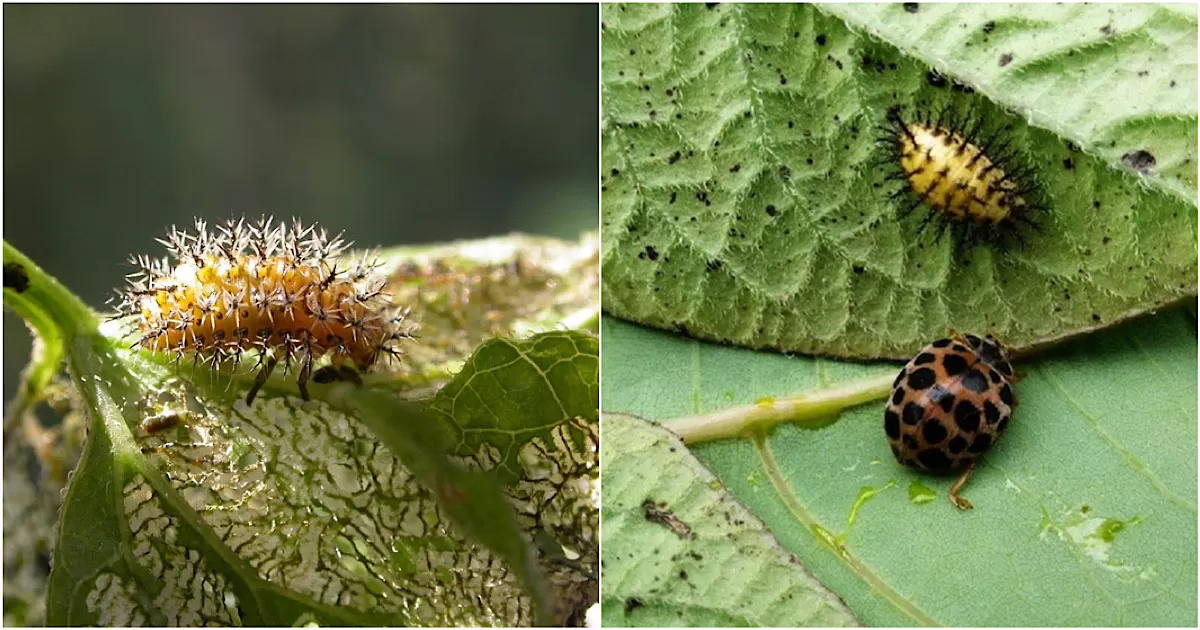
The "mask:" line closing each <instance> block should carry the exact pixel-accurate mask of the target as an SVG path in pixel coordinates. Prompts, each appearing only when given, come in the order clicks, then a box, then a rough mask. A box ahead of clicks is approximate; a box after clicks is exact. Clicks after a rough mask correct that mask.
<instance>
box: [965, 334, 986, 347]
mask: <svg viewBox="0 0 1200 630" xmlns="http://www.w3.org/2000/svg"><path fill="white" fill-rule="evenodd" d="M982 341H983V340H982V339H980V338H979V337H976V336H975V335H967V343H969V344H971V347H972V348H978V347H979V344H980V342H982Z"/></svg>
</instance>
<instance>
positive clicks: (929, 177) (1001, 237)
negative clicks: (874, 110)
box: [880, 107, 1042, 251]
mask: <svg viewBox="0 0 1200 630" xmlns="http://www.w3.org/2000/svg"><path fill="white" fill-rule="evenodd" d="M984 127H985V125H984V123H983V122H982V120H981V118H980V117H979V115H977V114H970V113H969V114H967V115H965V116H960V115H959V114H958V113H957V110H956V109H954V108H951V107H946V108H944V109H943V110H942V113H941V114H939V115H938V117H937V119H936V120H935V119H933V118H932V116H930V115H928V114H927V115H925V116H924V117H921V116H914V117H913V119H912V120H906V119H905V117H904V116H903V115H902V114H901V111H900V108H899V107H892V108H891V109H889V110H888V113H887V124H886V125H885V126H884V134H885V135H884V137H882V138H880V142H881V143H882V144H883V145H884V146H885V148H886V149H887V150H888V153H889V154H888V160H887V162H885V163H886V164H888V165H889V168H891V170H892V172H891V179H894V180H897V181H900V182H901V184H902V185H901V187H900V188H899V189H898V190H897V191H896V192H895V193H894V194H893V195H892V198H893V199H895V198H901V197H907V198H908V199H909V203H908V205H907V206H906V207H905V208H904V209H903V210H902V211H901V215H902V216H907V215H908V214H910V213H911V212H912V211H913V210H915V209H917V207H919V206H922V205H923V206H925V207H926V208H927V209H928V210H929V214H928V215H927V216H926V217H925V219H924V220H923V221H922V223H921V226H920V229H919V232H920V233H923V232H924V230H925V229H926V228H927V227H928V226H929V225H930V224H936V225H935V227H936V229H938V230H939V232H938V238H941V235H942V233H943V232H945V231H946V230H947V229H949V230H950V231H952V232H954V233H955V236H956V237H957V242H956V246H957V248H958V249H959V251H962V250H965V249H967V248H969V247H970V246H973V245H974V244H975V243H977V242H979V241H990V242H992V243H996V244H999V245H1005V244H1007V243H1008V242H1009V241H1010V240H1011V239H1009V238H1008V237H1010V236H1011V237H1015V239H1016V240H1017V241H1018V242H1019V243H1022V244H1023V243H1024V236H1023V234H1022V230H1023V229H1025V228H1036V223H1035V220H1034V217H1035V216H1036V214H1037V213H1038V212H1040V211H1041V210H1042V205H1041V202H1040V198H1041V194H1040V188H1039V186H1038V183H1037V180H1036V179H1035V178H1034V174H1033V171H1032V170H1031V169H1030V168H1028V167H1025V166H1022V165H1021V159H1020V157H1019V155H1018V154H1017V152H1016V151H1015V149H1014V148H1013V147H1012V139H1011V138H1005V137H1003V136H1004V132H1005V131H1007V129H1001V130H997V131H994V132H992V133H990V134H987V135H984V134H983V133H981V131H982V129H983V128H984Z"/></svg>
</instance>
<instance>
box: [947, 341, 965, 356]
mask: <svg viewBox="0 0 1200 630" xmlns="http://www.w3.org/2000/svg"><path fill="white" fill-rule="evenodd" d="M950 349H951V350H953V351H955V352H957V353H958V354H966V353H967V350H968V349H969V348H967V347H966V346H964V345H962V344H961V343H956V344H954V346H952V347H951V348H950Z"/></svg>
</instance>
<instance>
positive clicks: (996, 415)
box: [983, 400, 1000, 424]
mask: <svg viewBox="0 0 1200 630" xmlns="http://www.w3.org/2000/svg"><path fill="white" fill-rule="evenodd" d="M983 415H984V417H985V418H987V423H988V424H996V423H997V422H1000V410H999V409H998V408H996V405H993V404H992V401H990V400H988V401H985V402H984V403H983Z"/></svg>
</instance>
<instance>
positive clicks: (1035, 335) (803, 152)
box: [601, 4, 1197, 359]
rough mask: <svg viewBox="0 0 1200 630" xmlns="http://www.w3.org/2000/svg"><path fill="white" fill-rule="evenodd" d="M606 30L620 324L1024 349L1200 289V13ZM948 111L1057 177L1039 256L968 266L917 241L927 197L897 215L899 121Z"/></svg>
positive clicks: (679, 22)
mask: <svg viewBox="0 0 1200 630" xmlns="http://www.w3.org/2000/svg"><path fill="white" fill-rule="evenodd" d="M826 11H828V12H829V13H826ZM831 14H836V15H831ZM602 16H603V17H602V20H603V50H602V59H603V61H602V90H603V92H602V94H603V96H602V98H603V123H602V124H603V130H602V134H603V147H602V162H603V163H602V171H601V179H602V186H603V192H602V256H601V264H602V266H603V274H602V277H603V294H604V308H605V310H606V311H607V312H609V313H612V314H614V315H616V316H618V317H621V318H624V319H629V320H632V321H637V322H640V323H643V324H647V325H650V326H654V327H658V328H664V329H670V330H675V331H679V332H683V333H685V334H688V335H691V336H694V337H698V338H703V339H709V340H716V341H721V342H725V343H730V344H734V345H739V346H746V347H753V348H774V349H779V350H784V351H796V352H802V353H808V354H821V355H831V356H838V357H847V358H895V359H899V358H908V357H909V356H911V354H912V353H913V352H915V351H916V349H917V348H919V347H921V346H923V345H924V344H926V343H928V341H929V340H931V339H934V338H937V337H938V336H941V335H943V334H944V333H945V332H946V330H947V329H948V328H956V329H960V330H975V331H981V332H989V333H991V334H994V335H996V336H997V337H999V338H1001V339H1002V340H1004V341H1005V342H1006V343H1007V344H1009V345H1010V346H1013V347H1014V348H1016V349H1018V350H1021V349H1024V348H1027V347H1029V346H1032V345H1035V344H1039V343H1042V342H1046V341H1048V340H1053V339H1058V338H1062V337H1065V336H1069V335H1073V334H1078V333H1081V332H1085V331H1089V330H1093V329H1096V328H1101V327H1105V326H1109V325H1112V324H1114V323H1117V322H1119V321H1122V320H1123V319H1126V318H1128V317H1130V316H1132V315H1134V314H1138V313H1142V312H1146V311H1151V310H1154V309H1156V308H1158V307H1161V306H1163V305H1167V304H1172V303H1176V302H1179V301H1180V300H1182V299H1184V298H1186V297H1187V296H1191V295H1195V293H1196V280H1195V278H1196V272H1197V266H1196V196H1195V189H1196V138H1197V113H1196V112H1197V105H1196V97H1195V93H1196V65H1195V58H1196V18H1195V12H1194V10H1186V9H1184V10H1181V9H1174V8H1161V7H1153V6H1148V5H1136V6H1134V5H1123V6H1122V7H1121V8H1120V9H1119V10H1115V9H1112V8H1109V7H1100V6H1092V7H1083V6H1070V7H1050V6H1036V7H1034V6H1025V5H1022V6H1017V5H1013V6H1012V7H1005V6H1000V5H996V6H989V7H977V6H973V5H972V6H970V7H969V8H968V7H966V6H965V5H960V6H956V5H921V6H920V9H919V11H917V12H916V13H910V12H908V11H906V10H905V9H904V7H903V6H901V5H900V4H892V5H878V6H875V5H845V6H836V5H831V6H829V7H821V8H818V7H816V6H814V5H791V4H781V5H738V4H733V5H718V6H705V5H697V4H692V5H686V4H685V5H623V4H622V5H605V6H604V7H603V8H602ZM848 24H850V25H853V27H854V28H851V26H848ZM860 28H861V29H865V30H866V31H868V32H870V33H873V34H874V35H869V34H867V32H864V31H863V30H858V29H860ZM1110 33H1111V34H1110ZM879 38H883V39H882V40H881V39H879ZM885 40H886V41H885ZM1001 58H1003V59H1005V60H1007V61H1005V62H1004V63H1001ZM930 64H933V67H932V68H931V65H930ZM931 70H937V71H939V72H940V73H942V75H948V76H949V77H951V78H952V79H958V80H960V81H962V83H963V84H966V85H969V86H970V88H971V89H970V90H967V89H962V85H961V84H959V83H956V82H955V81H954V80H952V79H948V78H946V77H945V76H941V75H931V72H930V71H931ZM1076 76H1078V77H1080V78H1078V79H1077V80H1076V79H1072V80H1071V81H1067V80H1065V79H1064V77H1076ZM946 104H951V105H953V106H955V107H958V108H961V109H963V110H973V111H974V113H975V114H976V115H977V116H978V117H979V118H981V119H982V120H983V121H984V122H985V123H986V128H987V129H992V130H999V131H998V133H996V134H993V135H994V136H996V137H993V138H992V140H994V141H998V142H1000V143H1004V142H1007V143H1009V145H1010V146H1012V147H1013V148H1014V149H1015V150H1016V151H1017V153H1018V156H1019V157H1020V161H1021V162H1022V164H1023V166H1025V167H1027V168H1028V169H1029V170H1030V171H1032V172H1033V173H1035V174H1036V175H1035V176H1036V178H1037V182H1038V184H1039V185H1040V187H1041V188H1042V190H1044V193H1045V194H1044V196H1045V198H1046V210H1045V211H1044V212H1043V213H1041V216H1039V217H1037V219H1038V223H1039V226H1040V227H1039V228H1038V229H1037V230H1036V231H1032V232H1030V233H1029V234H1028V235H1027V236H1026V238H1025V240H1026V244H1025V245H1024V246H1019V245H1014V246H1011V247H997V246H993V245H991V244H987V243H985V244H981V245H979V246H976V247H974V248H971V249H969V250H967V251H966V252H963V253H961V254H959V253H957V252H956V251H955V244H954V243H952V241H953V238H950V237H943V238H937V237H936V235H935V234H933V233H931V232H925V233H924V234H923V235H920V236H919V235H918V233H919V229H920V225H921V222H922V221H923V220H924V219H925V218H926V215H927V214H928V212H929V211H928V209H927V208H924V207H921V208H918V210H917V211H916V212H914V213H913V214H912V216H910V217H908V218H905V219H898V218H897V214H898V211H899V210H901V208H900V207H899V204H900V203H902V202H901V201H893V200H892V199H890V197H891V195H892V193H893V192H895V190H896V189H897V188H898V187H899V186H901V185H902V184H901V183H899V182H895V181H889V180H888V179H887V176H888V173H889V171H890V170H892V169H888V168H881V167H878V166H876V165H874V164H873V163H874V162H877V161H878V160H879V159H880V158H881V157H886V153H887V152H886V150H884V149H880V148H879V147H878V146H877V145H876V144H875V139H876V138H877V136H879V128H880V127H881V126H882V125H883V123H884V116H885V113H886V111H887V110H888V108H890V107H893V106H900V107H901V108H902V110H903V111H906V112H912V111H914V110H915V109H933V110H934V111H937V110H938V109H940V108H941V107H942V106H943V105H946ZM1029 120H1032V121H1033V123H1032V124H1030V122H1028V121H1029ZM1146 156H1151V157H1152V158H1153V164H1152V165H1151V164H1150V163H1149V161H1148V160H1147V158H1146ZM998 229H1003V228H998Z"/></svg>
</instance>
